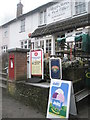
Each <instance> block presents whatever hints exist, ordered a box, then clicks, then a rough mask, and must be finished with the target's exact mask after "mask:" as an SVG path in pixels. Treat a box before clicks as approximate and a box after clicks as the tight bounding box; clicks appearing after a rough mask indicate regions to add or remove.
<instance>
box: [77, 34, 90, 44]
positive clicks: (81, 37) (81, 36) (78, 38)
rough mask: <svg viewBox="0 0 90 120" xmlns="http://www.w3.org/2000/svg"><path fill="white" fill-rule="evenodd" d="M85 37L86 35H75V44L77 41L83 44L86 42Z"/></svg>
mask: <svg viewBox="0 0 90 120" xmlns="http://www.w3.org/2000/svg"><path fill="white" fill-rule="evenodd" d="M87 35H88V34H80V35H76V36H75V42H78V41H80V40H82V41H83V42H86V40H87Z"/></svg>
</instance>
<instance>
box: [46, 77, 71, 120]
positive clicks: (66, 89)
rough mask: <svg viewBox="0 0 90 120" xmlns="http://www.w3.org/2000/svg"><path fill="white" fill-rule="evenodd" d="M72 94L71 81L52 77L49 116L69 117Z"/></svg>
mask: <svg viewBox="0 0 90 120" xmlns="http://www.w3.org/2000/svg"><path fill="white" fill-rule="evenodd" d="M70 95H71V81H66V80H55V79H54V80H52V79H51V84H50V92H49V101H48V109H47V118H68V116H69V108H70Z"/></svg>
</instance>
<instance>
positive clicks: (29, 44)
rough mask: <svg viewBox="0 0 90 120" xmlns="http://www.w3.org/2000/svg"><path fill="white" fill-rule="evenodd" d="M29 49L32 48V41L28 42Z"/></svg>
mask: <svg viewBox="0 0 90 120" xmlns="http://www.w3.org/2000/svg"><path fill="white" fill-rule="evenodd" d="M28 48H31V41H30V40H29V41H28Z"/></svg>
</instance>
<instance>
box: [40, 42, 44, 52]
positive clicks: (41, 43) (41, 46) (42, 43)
mask: <svg viewBox="0 0 90 120" xmlns="http://www.w3.org/2000/svg"><path fill="white" fill-rule="evenodd" d="M40 48H42V49H43V50H44V41H40Z"/></svg>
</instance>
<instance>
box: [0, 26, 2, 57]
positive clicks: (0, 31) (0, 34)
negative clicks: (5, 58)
mask: <svg viewBox="0 0 90 120" xmlns="http://www.w3.org/2000/svg"><path fill="white" fill-rule="evenodd" d="M1 46H2V27H0V55H1V53H2V50H1Z"/></svg>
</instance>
